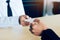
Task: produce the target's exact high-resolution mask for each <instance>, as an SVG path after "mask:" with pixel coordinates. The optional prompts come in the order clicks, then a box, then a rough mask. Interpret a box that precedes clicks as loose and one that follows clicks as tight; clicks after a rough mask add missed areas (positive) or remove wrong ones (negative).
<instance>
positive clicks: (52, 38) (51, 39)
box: [41, 29, 60, 40]
mask: <svg viewBox="0 0 60 40" xmlns="http://www.w3.org/2000/svg"><path fill="white" fill-rule="evenodd" d="M41 39H42V40H60V38H59V37H58V36H57V35H56V33H55V32H54V31H53V30H51V29H47V30H44V31H43V32H42V34H41Z"/></svg>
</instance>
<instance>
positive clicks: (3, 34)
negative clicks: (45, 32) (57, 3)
mask: <svg viewBox="0 0 60 40" xmlns="http://www.w3.org/2000/svg"><path fill="white" fill-rule="evenodd" d="M38 19H40V20H41V21H43V22H44V23H45V24H46V25H47V26H48V27H49V28H51V29H53V30H54V31H55V32H56V34H57V35H59V36H60V31H59V30H60V15H54V16H46V17H40V18H38ZM40 38H41V37H38V36H34V35H33V34H31V33H30V32H29V27H20V26H16V27H15V26H14V28H12V27H8V28H0V40H41V39H40Z"/></svg>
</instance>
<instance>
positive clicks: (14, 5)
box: [0, 0, 25, 28]
mask: <svg viewBox="0 0 60 40" xmlns="http://www.w3.org/2000/svg"><path fill="white" fill-rule="evenodd" d="M10 7H11V10H12V13H13V16H12V17H8V15H7V3H6V0H0V27H1V28H6V27H15V26H20V25H19V22H18V19H19V16H21V15H25V12H24V8H23V4H22V0H10Z"/></svg>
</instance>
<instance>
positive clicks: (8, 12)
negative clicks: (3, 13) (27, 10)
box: [6, 0, 12, 17]
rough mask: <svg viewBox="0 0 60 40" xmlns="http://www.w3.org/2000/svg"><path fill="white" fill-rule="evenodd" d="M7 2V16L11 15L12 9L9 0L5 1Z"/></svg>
mask: <svg viewBox="0 0 60 40" xmlns="http://www.w3.org/2000/svg"><path fill="white" fill-rule="evenodd" d="M6 2H7V4H8V5H7V15H8V17H10V16H12V10H11V7H10V4H9V3H10V0H7V1H6Z"/></svg>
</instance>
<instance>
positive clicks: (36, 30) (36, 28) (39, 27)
mask: <svg viewBox="0 0 60 40" xmlns="http://www.w3.org/2000/svg"><path fill="white" fill-rule="evenodd" d="M46 29H48V28H47V27H46V26H45V25H44V24H43V22H41V21H40V20H39V19H35V20H34V22H33V23H32V31H31V32H32V33H33V34H34V35H36V36H39V35H40V34H41V33H42V31H43V30H46Z"/></svg>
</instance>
